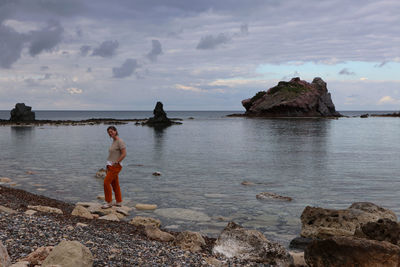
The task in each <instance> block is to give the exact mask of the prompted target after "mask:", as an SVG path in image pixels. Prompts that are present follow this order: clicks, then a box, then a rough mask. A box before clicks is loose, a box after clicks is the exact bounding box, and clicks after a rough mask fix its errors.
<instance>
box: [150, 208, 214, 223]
mask: <svg viewBox="0 0 400 267" xmlns="http://www.w3.org/2000/svg"><path fill="white" fill-rule="evenodd" d="M155 213H156V214H157V215H159V216H163V217H166V218H171V219H181V220H188V221H197V222H206V221H210V220H211V218H210V217H209V216H208V215H207V214H205V213H203V212H200V211H195V210H189V209H182V208H166V209H158V210H156V211H155Z"/></svg>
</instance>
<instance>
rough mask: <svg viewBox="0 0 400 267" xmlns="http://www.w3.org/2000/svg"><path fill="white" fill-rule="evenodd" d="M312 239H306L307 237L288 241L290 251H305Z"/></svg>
mask: <svg viewBox="0 0 400 267" xmlns="http://www.w3.org/2000/svg"><path fill="white" fill-rule="evenodd" d="M311 241H312V238H307V237H301V236H299V237H296V238H294V239H292V241H290V244H289V248H290V249H299V250H305V249H306V247H307V246H308V245H309V244H310V243H311Z"/></svg>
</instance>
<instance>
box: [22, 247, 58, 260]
mask: <svg viewBox="0 0 400 267" xmlns="http://www.w3.org/2000/svg"><path fill="white" fill-rule="evenodd" d="M52 250H53V247H52V246H49V247H40V248H38V249H36V250H35V251H34V252H32V253H31V254H29V255H28V256H26V257H25V258H23V259H22V261H28V262H29V263H30V264H32V265H41V264H42V262H43V261H44V260H45V259H46V258H47V256H49V254H50V252H51V251H52Z"/></svg>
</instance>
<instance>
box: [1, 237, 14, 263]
mask: <svg viewBox="0 0 400 267" xmlns="http://www.w3.org/2000/svg"><path fill="white" fill-rule="evenodd" d="M10 265H11V259H10V256H9V255H8V252H7V249H6V247H5V246H4V245H3V243H1V241H0V266H4V267H8V266H10Z"/></svg>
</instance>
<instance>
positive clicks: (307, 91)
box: [242, 77, 342, 117]
mask: <svg viewBox="0 0 400 267" xmlns="http://www.w3.org/2000/svg"><path fill="white" fill-rule="evenodd" d="M242 105H243V106H244V108H245V109H246V113H245V114H244V116H248V117H341V116H342V115H341V114H340V113H339V112H337V111H336V109H335V105H334V104H333V102H332V99H331V94H330V93H329V92H328V89H327V87H326V82H324V81H323V80H322V79H321V78H318V77H317V78H314V80H313V81H312V83H308V82H306V81H303V80H300V78H299V77H296V78H293V79H291V80H290V81H289V82H284V81H281V82H279V83H278V85H276V86H274V87H272V88H270V89H269V90H268V91H260V92H258V93H257V94H256V95H255V96H253V97H252V98H249V99H245V100H243V101H242Z"/></svg>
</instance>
